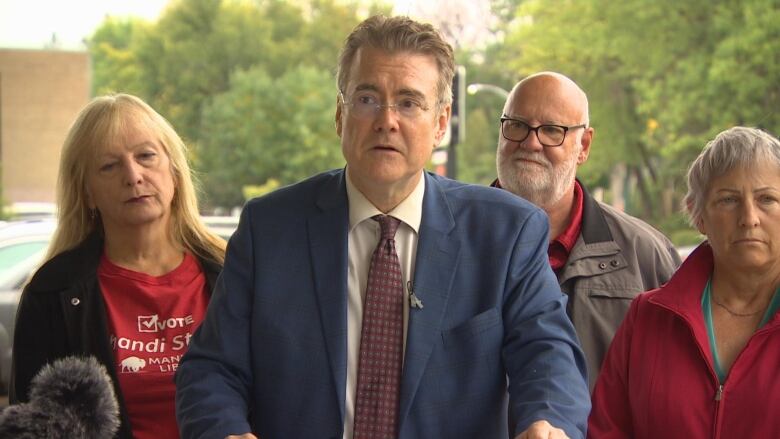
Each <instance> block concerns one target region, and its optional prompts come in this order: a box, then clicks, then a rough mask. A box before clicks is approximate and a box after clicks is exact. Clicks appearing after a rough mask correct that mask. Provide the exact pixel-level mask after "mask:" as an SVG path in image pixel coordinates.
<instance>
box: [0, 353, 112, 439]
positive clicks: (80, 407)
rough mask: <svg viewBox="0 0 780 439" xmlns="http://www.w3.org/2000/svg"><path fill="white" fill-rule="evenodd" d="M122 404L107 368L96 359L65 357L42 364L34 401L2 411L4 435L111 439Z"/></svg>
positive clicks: (23, 438)
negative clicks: (118, 401)
mask: <svg viewBox="0 0 780 439" xmlns="http://www.w3.org/2000/svg"><path fill="white" fill-rule="evenodd" d="M118 428H119V405H118V404H117V401H116V396H115V395H114V387H113V385H112V383H111V378H110V377H109V376H108V373H107V372H106V369H105V367H103V365H101V364H100V363H99V362H98V361H97V360H96V359H94V358H92V357H88V358H78V357H67V358H63V359H60V360H57V361H55V362H54V363H52V364H48V365H46V366H44V367H43V368H42V369H41V370H40V372H38V374H37V375H36V376H35V378H34V379H33V381H32V383H31V386H30V401H29V402H27V403H24V404H18V405H14V406H10V407H8V408H6V409H5V410H4V411H3V412H2V413H1V414H0V438H6V437H8V438H11V437H14V438H20V439H28V438H29V439H33V438H84V439H92V438H111V437H113V435H114V434H115V433H116V431H117V430H118Z"/></svg>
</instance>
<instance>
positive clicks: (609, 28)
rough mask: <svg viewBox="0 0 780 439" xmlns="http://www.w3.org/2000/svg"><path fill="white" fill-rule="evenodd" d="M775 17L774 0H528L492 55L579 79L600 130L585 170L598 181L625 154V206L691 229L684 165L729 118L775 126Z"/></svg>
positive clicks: (778, 128)
mask: <svg viewBox="0 0 780 439" xmlns="http://www.w3.org/2000/svg"><path fill="white" fill-rule="evenodd" d="M504 3H516V2H504ZM551 11H554V13H551ZM778 22H780V5H779V4H778V3H777V2H776V1H775V0H743V1H734V0H716V1H712V0H690V1H686V2H679V1H676V0H657V1H654V2H647V1H644V0H625V1H621V2H614V1H608V0H544V1H543V0H527V1H523V2H521V3H520V4H519V6H517V9H516V10H515V14H514V16H513V17H512V20H511V21H510V22H508V23H507V25H506V29H507V36H506V38H505V40H504V41H503V42H502V44H501V45H500V46H501V47H503V53H499V55H498V56H497V59H498V60H501V61H502V62H504V63H505V65H506V66H507V68H508V69H509V70H511V71H515V72H517V73H518V74H519V75H521V76H524V75H526V74H529V73H532V72H535V71H540V70H555V71H559V72H561V73H564V74H566V75H568V76H570V77H572V78H573V79H574V80H575V81H577V82H578V83H579V84H580V85H581V86H582V87H583V89H584V90H585V91H586V92H587V93H588V96H589V99H590V110H591V124H592V125H593V126H594V127H595V129H596V136H595V140H594V144H593V147H592V149H591V155H590V158H589V160H588V162H587V163H586V164H585V165H584V166H583V168H582V169H581V172H580V175H581V177H583V178H584V180H585V181H586V183H587V184H596V183H598V182H602V183H603V182H605V181H607V180H608V179H609V176H610V174H611V172H612V170H613V169H614V167H615V166H616V165H617V164H619V163H624V164H626V165H627V168H628V169H629V173H630V175H631V180H633V181H635V182H636V184H635V185H634V186H632V187H633V188H634V189H633V191H634V192H630V193H628V194H627V197H628V198H629V200H630V203H628V208H629V210H631V211H632V212H633V213H637V214H639V215H640V216H642V217H644V218H645V219H647V220H649V221H651V222H653V223H655V224H656V225H659V227H661V228H662V229H664V230H665V231H667V232H670V233H671V232H672V231H674V230H685V229H687V226H686V225H685V224H684V222H683V221H680V220H679V213H678V209H677V206H679V203H680V199H681V198H682V196H683V194H684V192H685V181H684V176H685V171H686V168H687V166H688V164H689V163H690V162H691V161H692V160H693V158H694V157H695V156H696V155H697V154H698V153H699V151H700V150H701V148H702V147H703V146H704V144H705V143H706V142H707V141H708V140H709V139H711V138H712V137H713V136H714V135H715V134H716V133H717V132H719V131H722V130H724V129H726V128H728V127H731V126H734V125H748V126H760V127H763V128H765V129H768V130H769V131H770V132H774V133H778V132H780V114H779V113H778V111H777V109H778V106H780V62H778V61H780V27H779V26H777V23H778ZM681 239H683V238H681ZM685 240H687V238H685Z"/></svg>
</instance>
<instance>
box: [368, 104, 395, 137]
mask: <svg viewBox="0 0 780 439" xmlns="http://www.w3.org/2000/svg"><path fill="white" fill-rule="evenodd" d="M399 118H400V115H399V114H398V110H397V109H396V108H395V105H382V106H380V107H378V108H377V109H376V113H375V114H374V130H376V131H396V130H398V119H399Z"/></svg>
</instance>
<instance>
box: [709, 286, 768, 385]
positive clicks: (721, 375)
mask: <svg viewBox="0 0 780 439" xmlns="http://www.w3.org/2000/svg"><path fill="white" fill-rule="evenodd" d="M711 284H712V277H710V279H708V280H707V285H706V286H705V287H704V294H702V295H701V310H702V312H703V313H704V325H705V326H706V327H707V337H708V338H709V340H710V350H711V351H712V362H713V366H714V368H715V374H716V375H718V381H720V382H721V383H723V382H724V381H726V372H724V370H723V367H722V366H721V364H720V357H718V346H717V345H716V344H715V327H714V326H712V301H711V300H710V298H711V296H712V286H711ZM778 292H780V288H778V289H777V290H775V294H774V296H772V302H771V303H770V304H769V306H768V307H767V310H766V312H765V313H764V318H762V319H761V323H760V324H759V325H758V327H759V328H761V327H763V326H764V325H766V324H767V322H769V319H771V318H772V316H773V315H775V312H777V309H778V308H780V294H779V293H778Z"/></svg>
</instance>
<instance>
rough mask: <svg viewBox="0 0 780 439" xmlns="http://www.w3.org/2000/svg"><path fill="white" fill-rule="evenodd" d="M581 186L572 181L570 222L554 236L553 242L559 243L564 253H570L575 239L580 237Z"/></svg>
mask: <svg viewBox="0 0 780 439" xmlns="http://www.w3.org/2000/svg"><path fill="white" fill-rule="evenodd" d="M582 202H583V196H582V186H580V182H579V181H577V180H574V203H573V206H572V212H571V221H570V222H569V225H568V226H567V227H566V229H565V230H564V231H563V232H561V234H560V235H558V236H556V237H555V239H553V241H557V242H559V243H560V244H561V245H563V247H564V248H565V249H566V253H570V252H571V249H572V248H574V244H575V243H576V242H577V238H579V236H580V229H582V204H583V203H582Z"/></svg>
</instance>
